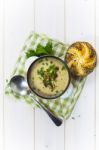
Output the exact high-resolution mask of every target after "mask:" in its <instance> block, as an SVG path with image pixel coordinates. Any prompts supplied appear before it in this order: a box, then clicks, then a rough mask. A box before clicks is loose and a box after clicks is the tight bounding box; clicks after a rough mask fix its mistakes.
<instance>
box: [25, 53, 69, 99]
mask: <svg viewBox="0 0 99 150" xmlns="http://www.w3.org/2000/svg"><path fill="white" fill-rule="evenodd" d="M50 57H51V58H54V59H57V60H59V61H60V62H62V63H63V64H64V65H65V67H66V69H67V71H68V75H69V80H68V84H67V86H66V88H65V89H64V90H63V91H62V93H60V94H59V95H56V96H52V97H46V96H41V95H40V94H39V93H37V92H36V91H35V90H33V88H32V87H31V85H30V82H29V76H30V73H31V69H32V67H33V65H34V64H35V63H37V62H38V61H39V60H40V59H44V58H50ZM70 81H71V76H70V71H69V68H68V66H67V64H66V63H65V61H64V60H62V59H60V58H59V57H57V56H53V55H44V56H40V57H38V58H37V59H36V60H34V61H33V62H32V63H31V64H30V66H29V68H28V70H27V83H28V86H29V88H30V90H31V91H32V92H33V93H34V94H36V95H37V96H39V97H40V98H43V99H56V98H58V97H60V96H62V95H63V94H64V93H65V92H66V90H67V89H68V87H69V84H70Z"/></svg>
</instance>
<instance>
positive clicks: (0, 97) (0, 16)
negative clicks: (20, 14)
mask: <svg viewBox="0 0 99 150" xmlns="http://www.w3.org/2000/svg"><path fill="white" fill-rule="evenodd" d="M3 6H4V5H3V1H2V0H1V1H0V149H1V150H3V80H2V79H3V15H4V14H3Z"/></svg>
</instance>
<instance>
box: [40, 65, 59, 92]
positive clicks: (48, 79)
mask: <svg viewBox="0 0 99 150" xmlns="http://www.w3.org/2000/svg"><path fill="white" fill-rule="evenodd" d="M58 70H59V68H58V67H57V66H55V65H54V64H53V65H50V66H49V67H48V68H47V69H46V70H44V68H43V67H41V68H40V69H39V70H37V73H38V75H40V77H41V78H42V81H43V84H44V86H45V87H50V88H51V90H52V91H53V90H54V88H55V80H56V78H57V76H58V74H57V71H58Z"/></svg>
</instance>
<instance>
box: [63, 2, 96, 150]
mask: <svg viewBox="0 0 99 150" xmlns="http://www.w3.org/2000/svg"><path fill="white" fill-rule="evenodd" d="M65 10H66V40H67V42H68V43H73V42H75V41H87V42H89V43H91V44H92V45H93V46H95V20H94V17H95V7H94V0H87V1H85V0H75V1H72V0H69V1H67V2H66V9H65ZM65 132H66V134H65V137H66V139H65V140H66V150H79V149H80V150H88V149H90V150H94V148H95V72H94V73H92V74H90V75H89V76H88V78H87V81H86V84H85V87H84V89H83V92H82V94H81V96H80V98H79V100H78V102H77V104H76V106H75V108H74V110H73V113H72V116H71V118H70V119H69V120H68V121H67V122H66V129H65Z"/></svg>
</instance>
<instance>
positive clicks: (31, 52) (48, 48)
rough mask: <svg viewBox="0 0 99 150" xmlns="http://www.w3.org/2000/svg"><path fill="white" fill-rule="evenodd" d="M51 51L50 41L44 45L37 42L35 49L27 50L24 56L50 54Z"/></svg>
mask: <svg viewBox="0 0 99 150" xmlns="http://www.w3.org/2000/svg"><path fill="white" fill-rule="evenodd" d="M53 53H54V51H53V49H52V42H48V43H47V44H46V46H45V47H44V46H42V45H41V44H38V46H37V48H36V50H32V49H30V50H28V52H26V56H27V58H29V57H32V56H43V55H52V54H53Z"/></svg>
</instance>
